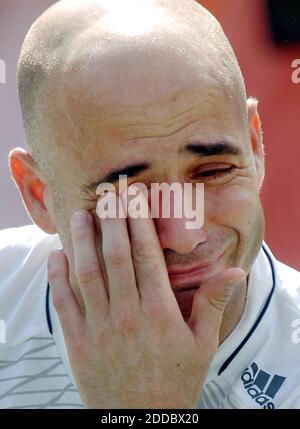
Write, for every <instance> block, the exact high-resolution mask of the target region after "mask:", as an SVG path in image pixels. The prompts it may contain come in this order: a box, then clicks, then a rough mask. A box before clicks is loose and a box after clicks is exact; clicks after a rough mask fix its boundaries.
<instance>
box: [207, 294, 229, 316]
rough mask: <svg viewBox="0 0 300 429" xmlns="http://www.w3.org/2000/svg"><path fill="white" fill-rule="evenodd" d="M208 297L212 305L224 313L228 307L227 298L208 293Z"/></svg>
mask: <svg viewBox="0 0 300 429" xmlns="http://www.w3.org/2000/svg"><path fill="white" fill-rule="evenodd" d="M207 299H208V301H209V303H210V305H211V306H212V307H213V308H214V309H215V310H217V311H218V312H220V313H222V312H223V311H224V309H225V307H226V300H225V299H224V298H219V297H211V296H210V295H207Z"/></svg>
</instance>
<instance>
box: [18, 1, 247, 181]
mask: <svg viewBox="0 0 300 429" xmlns="http://www.w3.org/2000/svg"><path fill="white" fill-rule="evenodd" d="M197 79H198V80H199V90H200V88H201V82H205V81H206V83H207V82H208V83H210V84H211V86H212V87H219V88H222V90H223V91H224V93H226V94H227V95H228V97H229V98H230V97H231V98H234V99H235V102H234V103H233V104H234V106H235V108H236V109H239V110H242V111H244V113H246V96H245V89H244V83H243V79H242V76H241V72H240V69H239V66H238V63H237V61H236V58H235V56H234V53H233V51H232V49H231V46H230V44H229V42H228V40H227V39H226V37H225V35H224V33H223V31H222V29H221V27H220V25H219V23H218V22H217V21H216V19H215V18H214V17H213V16H212V15H211V14H210V13H209V12H208V11H207V10H205V9H204V8H203V7H201V6H200V5H199V4H198V3H196V2H195V1H193V0H185V1H184V2H183V1H182V0H127V1H124V0H97V1H96V0H93V1H87V0H63V1H60V2H58V3H56V4H55V5H54V6H52V7H51V8H50V9H49V10H47V11H46V12H45V13H44V14H43V15H42V16H41V17H40V18H39V19H38V20H37V21H36V22H35V23H34V24H33V26H32V28H31V29H30V31H29V33H28V35H27V37H26V39H25V42H24V45H23V48H22V51H21V55H20V59H19V64H18V89H19V97H20V102H21V107H22V113H23V119H24V126H25V132H26V136H27V141H28V144H29V147H30V149H31V151H32V155H33V157H34V158H35V160H36V161H37V163H38V165H39V167H40V168H41V169H42V170H43V171H44V172H45V173H46V174H47V175H48V177H49V179H50V178H51V176H55V177H56V174H54V173H53V167H54V165H56V164H57V162H58V159H61V157H62V154H61V151H62V150H64V151H66V150H67V151H71V150H72V151H73V152H74V153H76V154H77V156H81V155H82V142H81V143H79V141H78V140H80V138H81V137H82V136H83V135H84V133H85V131H86V130H85V125H86V124H87V123H86V122H85V121H84V119H85V111H86V110H85V109H84V108H83V109H81V113H80V118H81V124H79V123H78V106H79V105H80V104H81V103H82V100H83V99H84V100H85V101H86V102H87V103H89V104H91V105H93V110H94V111H95V112H98V113H99V115H98V116H97V117H95V121H100V122H101V124H102V127H103V128H105V126H106V125H107V119H110V121H111V124H110V125H111V126H113V125H114V124H115V123H116V122H118V121H119V116H120V115H122V116H124V114H126V115H127V116H128V123H130V122H132V115H130V113H132V114H133V115H134V118H135V122H137V123H138V122H139V120H141V121H143V115H144V114H145V110H147V106H151V108H152V109H153V110H152V114H153V117H152V122H155V121H156V120H157V118H156V117H155V116H156V113H157V115H159V117H160V118H161V115H162V110H161V108H162V107H163V106H162V105H163V104H164V101H165V105H166V110H167V109H168V103H169V102H170V100H173V101H174V100H177V99H178V101H180V94H181V93H182V92H183V91H186V92H187V96H188V94H189V91H190V95H191V103H193V101H192V95H193V93H194V91H195V87H194V86H193V85H192V82H193V81H195V80H197ZM133 92H136V99H135V102H133V100H132V98H133V97H132V95H133ZM205 97H209V94H206V95H205V94H204V98H205ZM139 103H140V105H139ZM158 103H159V106H156V104H158ZM75 105H76V109H74V106H75ZM141 107H142V108H141ZM156 107H159V108H160V109H159V111H157V112H156ZM74 110H76V112H77V115H76V112H75V111H74ZM207 113H208V114H209V111H208V112H207ZM88 115H89V117H90V112H88ZM245 116H246V115H245ZM112 119H114V120H113V121H112ZM166 119H167V112H166ZM90 120H92V118H90ZM92 121H93V120H92ZM245 121H246V119H245ZM90 126H91V124H90V123H89V124H88V127H90ZM107 126H108V125H107ZM145 133H146V134H147V130H145ZM62 135H64V136H62ZM84 137H85V140H86V144H88V139H89V138H88V135H84ZM67 145H69V146H68V148H67Z"/></svg>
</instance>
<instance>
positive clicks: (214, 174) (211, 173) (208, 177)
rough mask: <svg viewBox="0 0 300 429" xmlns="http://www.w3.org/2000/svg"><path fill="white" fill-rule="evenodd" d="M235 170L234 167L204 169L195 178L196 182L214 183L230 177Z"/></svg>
mask: <svg viewBox="0 0 300 429" xmlns="http://www.w3.org/2000/svg"><path fill="white" fill-rule="evenodd" d="M234 170H235V167H234V166H230V167H225V166H222V167H213V168H211V167H210V168H206V169H205V168H203V169H202V170H201V171H198V172H197V173H196V174H195V175H194V176H193V178H194V180H200V181H214V180H218V179H221V178H224V177H226V176H229V175H230V174H231V173H232V172H233V171H234Z"/></svg>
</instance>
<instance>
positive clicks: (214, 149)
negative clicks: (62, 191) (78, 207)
mask: <svg viewBox="0 0 300 429" xmlns="http://www.w3.org/2000/svg"><path fill="white" fill-rule="evenodd" d="M180 152H190V153H193V154H195V155H199V156H205V157H206V156H215V155H236V156H238V155H241V153H242V152H241V150H240V149H239V148H238V147H236V146H235V145H233V144H231V143H227V142H220V143H190V144H187V145H186V146H184V148H183V149H181V150H180ZM150 167H151V164H148V163H140V164H130V165H128V166H126V167H123V168H121V169H117V170H112V171H110V172H109V173H108V174H107V175H106V176H104V177H103V178H102V179H99V180H97V181H96V182H93V183H91V184H89V185H88V186H85V189H87V190H89V191H94V190H95V189H96V188H97V187H98V186H99V185H101V184H102V183H115V182H117V181H118V180H119V176H127V177H130V178H132V177H135V176H137V175H139V174H140V173H143V172H144V171H146V170H149V168H150Z"/></svg>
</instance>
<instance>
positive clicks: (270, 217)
mask: <svg viewBox="0 0 300 429" xmlns="http://www.w3.org/2000/svg"><path fill="white" fill-rule="evenodd" d="M124 1H126V0H124ZM182 1H185V0H182ZM53 3H55V1H50V0H22V1H20V0H9V1H8V0H0V59H3V60H4V61H5V64H6V83H5V84H4V83H1V81H3V78H2V80H1V73H0V195H1V200H0V229H3V228H9V227H14V226H21V225H25V224H29V223H31V220H30V218H29V217H28V215H27V213H26V211H25V209H24V207H23V204H22V201H21V198H20V196H19V194H18V191H17V189H16V187H15V185H14V183H13V181H12V179H11V178H10V172H9V169H8V162H7V158H8V152H9V151H10V149H12V148H14V147H17V146H21V147H24V148H27V145H26V142H25V138H24V133H23V128H22V121H21V115H20V109H19V104H18V99H17V93H16V79H15V70H16V63H17V58H18V55H19V52H20V48H21V44H22V41H23V39H24V37H25V35H26V33H27V31H28V29H29V27H30V25H31V24H32V23H33V21H34V20H35V19H36V18H37V17H38V16H39V15H40V14H41V13H42V12H43V11H44V10H45V9H46V8H47V7H49V6H50V5H51V4H53ZM199 3H200V4H202V5H203V6H205V7H206V8H207V9H208V10H210V11H211V12H212V13H213V14H214V15H215V16H216V17H217V18H218V20H219V21H220V22H221V24H222V26H223V28H224V30H225V33H226V34H227V36H228V38H229V40H230V42H231V44H232V46H233V48H234V50H235V52H236V55H237V57H238V60H239V63H240V66H241V68H242V72H243V74H244V78H245V82H246V87H247V92H248V95H249V96H250V95H251V96H254V97H256V98H258V99H259V102H260V103H259V108H260V115H261V120H262V124H263V129H264V143H265V149H266V155H267V157H266V179H265V184H264V187H263V191H262V199H263V205H264V209H265V214H266V224H267V235H266V241H267V243H268V244H269V246H270V247H271V249H272V250H273V253H274V254H275V256H276V257H277V259H280V260H282V261H283V262H285V263H288V264H289V265H291V266H293V267H295V268H297V269H298V270H300V72H299V73H297V72H296V69H295V68H293V67H292V64H293V62H294V61H295V60H297V59H298V60H299V61H298V65H300V0H285V1H283V0H269V1H268V0H251V1H249V0H226V1H224V0H199ZM0 64H1V62H0ZM293 73H294V77H296V79H294V81H295V82H293V81H292V74H293ZM2 76H3V73H2ZM297 77H298V78H297ZM297 81H298V83H297Z"/></svg>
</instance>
